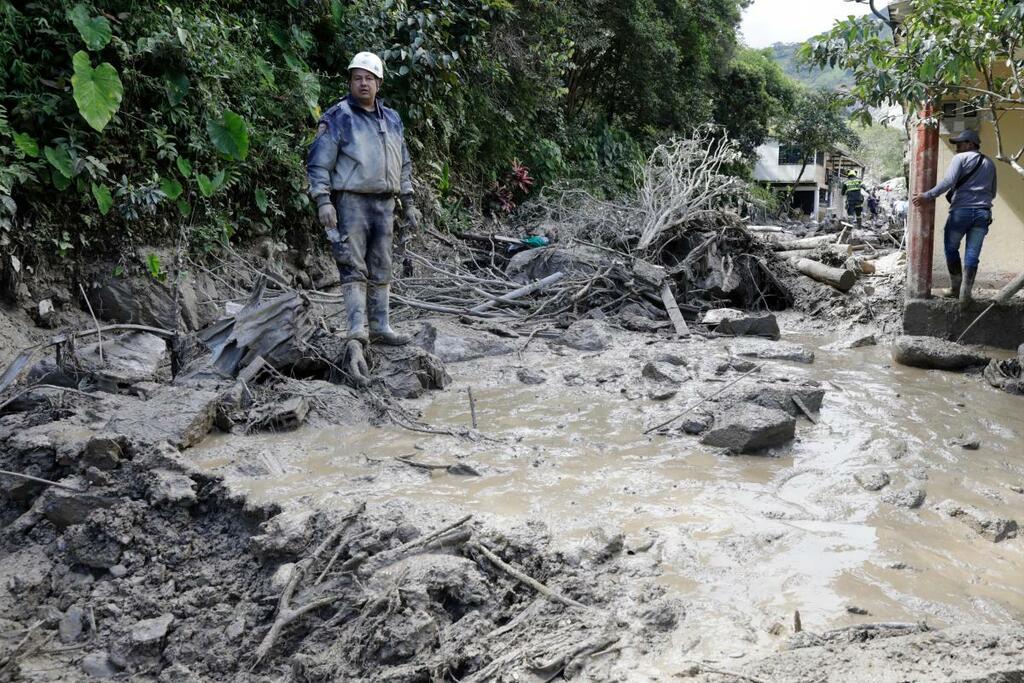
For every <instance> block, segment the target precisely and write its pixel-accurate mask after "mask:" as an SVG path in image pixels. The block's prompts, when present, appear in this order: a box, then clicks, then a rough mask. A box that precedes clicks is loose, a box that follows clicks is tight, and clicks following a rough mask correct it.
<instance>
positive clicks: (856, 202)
mask: <svg viewBox="0 0 1024 683" xmlns="http://www.w3.org/2000/svg"><path fill="white" fill-rule="evenodd" d="M846 176H847V181H846V182H845V183H843V194H844V195H846V215H847V216H852V215H856V216H857V227H858V228H859V227H860V216H861V213H863V211H864V194H863V187H864V181H863V180H861V179H860V178H858V177H857V172H856V171H853V170H851V171H850V172H849V173H847V174H846Z"/></svg>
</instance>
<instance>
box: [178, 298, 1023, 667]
mask: <svg viewBox="0 0 1024 683" xmlns="http://www.w3.org/2000/svg"><path fill="white" fill-rule="evenodd" d="M782 326H783V337H784V339H786V340H787V341H788V342H790V343H796V344H799V345H800V346H802V347H803V348H804V349H805V350H806V351H808V352H813V353H814V357H815V361H814V362H813V364H807V363H806V362H799V360H797V361H777V360H757V361H755V362H758V363H761V367H760V369H759V370H758V371H757V372H756V373H755V374H753V375H752V376H751V377H750V378H749V379H748V380H746V383H741V384H738V385H737V386H736V387H735V388H734V390H731V391H729V392H725V393H723V394H722V395H721V396H720V397H719V398H717V399H714V400H711V401H709V402H708V403H706V404H705V405H704V406H702V408H701V409H699V410H698V411H695V416H699V415H703V414H714V413H716V412H717V411H719V410H721V409H723V408H724V407H725V406H727V405H729V404H730V403H731V401H733V400H735V396H736V394H745V393H752V394H754V395H757V394H759V393H763V391H764V390H765V389H766V388H775V387H777V386H778V385H780V384H783V385H786V384H798V383H804V382H807V383H814V382H816V383H818V384H819V385H820V386H821V387H822V388H823V389H824V400H823V403H822V404H821V409H820V413H818V414H817V415H815V418H816V419H817V420H818V422H817V424H814V423H812V422H810V421H809V420H808V419H807V418H805V417H803V416H801V417H800V418H799V421H798V425H797V428H796V439H795V441H792V442H790V443H788V444H785V445H783V446H781V447H776V448H774V449H770V450H769V451H767V455H769V456H774V457H767V458H765V457H763V455H764V454H762V455H761V456H760V457H747V456H741V457H730V456H728V455H726V454H725V453H723V452H722V451H716V450H715V449H709V448H708V447H706V446H702V445H701V444H700V443H699V440H698V438H696V437H689V436H685V435H683V434H682V433H681V430H680V431H679V432H673V433H672V434H671V435H670V436H668V437H665V436H659V435H651V436H646V435H644V431H645V429H647V428H649V427H650V426H652V425H655V424H657V423H659V422H661V421H663V420H664V419H667V418H668V417H670V416H672V415H673V414H676V413H678V412H680V411H681V410H683V409H684V408H686V407H687V406H688V405H691V404H693V403H695V402H697V401H698V400H701V399H702V398H705V397H708V396H710V395H711V394H713V393H714V392H716V391H718V390H719V389H721V388H722V386H723V385H724V384H725V383H727V382H729V381H732V380H733V379H735V378H736V377H737V376H739V375H740V374H742V372H744V371H746V368H747V367H749V365H748V364H749V363H750V362H751V361H750V360H746V359H741V358H739V357H738V356H736V355H734V354H735V353H736V351H738V348H737V347H738V346H739V345H738V344H737V343H736V342H735V341H734V340H732V339H728V338H719V339H709V340H703V339H693V340H690V341H669V340H667V339H664V338H662V339H658V340H657V341H655V340H654V339H652V338H651V337H650V336H649V335H634V334H630V333H626V332H624V331H621V330H618V331H613V335H612V336H613V339H612V341H611V343H610V347H609V348H608V349H606V350H605V351H602V352H596V353H586V352H578V351H575V350H569V349H566V348H565V347H564V346H562V345H560V344H557V343H552V344H551V345H550V346H549V347H545V345H544V343H538V342H536V341H534V342H533V344H531V346H530V348H529V349H528V350H527V351H526V352H525V353H522V354H517V353H512V354H507V355H503V356H497V357H491V358H480V359H475V360H471V361H468V362H464V363H457V364H450V365H449V366H448V369H449V372H450V373H451V374H452V376H453V378H454V384H453V385H452V387H450V388H449V389H448V391H446V392H444V393H442V394H434V395H432V396H430V397H429V398H425V399H420V400H418V401H414V402H412V405H414V406H416V407H418V408H419V409H420V410H421V411H422V413H423V418H424V419H425V420H426V421H427V422H430V423H431V424H433V425H436V426H456V427H465V426H468V424H469V422H470V407H469V401H468V396H467V393H466V389H467V388H470V387H472V389H473V395H474V398H475V400H476V412H477V418H478V423H479V433H480V436H481V437H484V438H477V439H476V440H472V439H463V440H453V439H451V438H448V437H433V436H426V435H422V434H416V433H412V432H409V431H407V430H402V429H399V428H395V427H389V426H383V427H372V428H365V429H358V428H356V429H352V428H351V427H349V428H345V429H334V428H331V427H322V428H318V429H306V430H303V431H300V432H297V433H292V434H287V435H277V436H275V437H271V438H269V439H267V438H261V439H255V438H242V439H238V438H236V437H230V438H225V437H214V438H211V439H209V440H207V442H206V443H204V444H203V445H202V446H200V447H199V448H197V449H194V450H193V451H191V452H190V454H189V455H190V458H191V459H192V461H193V462H194V463H195V464H196V465H198V466H200V467H202V468H204V469H206V470H207V471H210V472H216V473H218V474H223V475H224V476H225V477H226V478H227V480H228V481H230V482H231V483H232V485H233V486H238V487H240V488H242V489H243V490H245V491H246V492H247V494H248V495H249V496H251V497H252V498H253V499H254V500H256V501H266V502H271V501H273V502H277V503H280V504H284V505H289V506H290V505H299V506H311V507H313V508H328V509H330V508H336V507H339V506H341V505H343V504H344V503H345V501H349V500H351V499H353V497H356V496H360V497H362V496H365V497H367V499H368V500H371V501H374V500H377V501H394V500H403V501H408V502H410V503H412V504H415V505H417V506H419V507H422V508H423V509H430V510H437V511H442V512H447V511H450V510H451V509H452V507H453V506H455V507H457V508H458V509H459V510H467V511H471V512H473V513H474V514H475V515H476V516H477V517H478V518H480V519H484V520H486V521H487V522H488V524H490V525H493V526H495V527H497V528H503V527H506V526H509V525H514V524H522V523H530V522H536V521H538V520H542V521H543V522H544V523H545V525H546V526H547V528H548V529H550V531H551V533H552V536H553V539H554V540H555V542H556V544H557V545H559V546H565V547H573V546H574V545H575V546H576V547H577V548H578V549H577V550H576V551H574V552H575V553H577V554H579V555H580V556H581V557H582V556H585V555H586V553H587V552H588V551H587V550H586V549H587V548H588V547H592V546H595V545H600V543H601V542H603V541H604V540H605V539H608V538H612V537H615V536H616V535H618V534H622V535H623V540H622V544H623V548H624V549H625V551H624V552H625V554H626V558H627V559H628V562H629V566H630V567H631V569H630V571H631V573H632V574H633V575H634V577H635V578H634V582H633V583H634V584H637V585H642V584H643V583H644V581H645V580H649V581H651V582H654V583H655V584H656V585H659V586H662V587H663V588H665V589H666V590H667V591H668V595H670V596H672V597H673V598H675V599H678V600H679V601H680V602H681V603H682V604H685V606H686V608H685V615H684V616H682V617H681V618H680V620H679V623H678V625H677V626H676V627H675V628H674V629H673V631H672V634H671V645H670V646H669V647H667V648H649V652H647V653H646V654H644V653H640V652H638V651H631V652H625V653H623V655H622V656H623V658H625V659H628V660H632V661H633V668H634V673H633V677H632V678H629V679H627V680H672V678H671V677H672V676H674V675H677V674H679V673H680V672H685V671H687V670H688V667H691V666H692V665H693V663H695V662H696V663H703V664H704V665H705V666H710V667H711V668H714V666H713V665H714V663H719V664H722V663H724V664H726V665H728V666H724V667H723V668H732V669H735V668H736V667H735V666H734V665H735V664H736V663H744V662H747V661H753V660H756V659H757V658H759V657H761V656H764V655H766V654H768V653H771V652H774V651H776V650H778V649H779V648H782V647H785V646H786V643H787V639H788V638H789V637H790V636H791V635H792V621H793V614H794V612H797V611H798V612H799V613H800V616H801V619H802V624H803V628H804V629H806V630H809V631H812V632H818V633H821V632H826V631H828V630H830V629H837V628H842V627H847V626H853V625H856V624H867V623H875V622H899V623H911V624H914V623H919V622H926V623H927V624H928V625H929V626H930V627H933V628H942V627H949V626H961V625H964V624H970V625H978V626H979V627H980V626H982V625H984V626H988V627H992V628H995V629H997V630H998V629H1000V628H1002V629H1012V628H1014V627H1019V624H1020V622H1021V619H1022V618H1024V585H1022V584H1021V582H1020V576H1022V575H1024V552H1022V548H1021V545H1020V541H1019V539H1006V540H1003V539H1000V542H999V543H998V544H994V543H993V541H992V540H991V538H986V537H985V536H983V535H981V534H980V533H979V532H976V531H975V530H973V529H972V528H971V527H970V526H969V525H966V524H964V522H963V521H961V520H960V519H958V518H955V517H950V516H949V515H948V514H946V513H944V512H943V511H942V509H941V508H940V507H939V506H940V505H941V504H942V503H943V502H944V501H947V500H951V501H956V502H957V503H958V504H960V505H967V506H971V507H973V508H977V509H980V510H983V511H984V512H985V513H986V514H987V515H989V516H990V517H994V518H996V519H1007V520H1013V519H1015V518H1019V517H1020V516H1021V515H1020V510H1021V506H1022V503H1024V498H1022V497H1021V494H1019V493H1018V492H1017V490H1018V489H1019V488H1020V486H1021V485H1022V484H1024V461H1021V460H1020V457H1019V445H1020V442H1021V439H1022V438H1024V423H1022V421H1021V419H1020V414H1021V413H1020V409H1021V404H1020V403H1019V399H1018V398H1017V397H1013V396H1009V395H1007V394H1004V393H1001V392H998V391H995V390H993V389H992V388H991V387H989V386H988V385H987V384H986V383H985V382H984V381H983V380H982V379H981V377H980V376H977V375H968V376H961V375H955V374H945V373H940V372H934V371H924V370H918V369H913V368H906V367H902V366H898V365H893V364H892V363H891V361H890V360H889V358H888V353H889V352H888V348H887V346H886V344H885V340H883V344H882V345H880V346H873V347H861V348H855V349H849V350H835V349H831V350H830V349H827V348H826V347H827V346H829V345H830V343H832V342H834V341H835V337H824V336H820V335H813V334H800V333H798V331H799V330H800V329H802V328H803V327H804V325H803V320H802V319H801V318H799V317H794V316H789V317H783V325H782ZM768 343H770V342H768ZM520 346H521V344H520ZM669 358H671V359H674V360H675V361H676V362H677V363H678V364H675V365H674V364H671V363H670V364H668V365H667V366H666V367H669V368H670V369H671V370H672V371H673V372H672V375H674V376H675V380H676V381H677V383H676V384H673V386H672V388H673V390H674V391H675V392H676V394H675V395H674V396H673V397H672V398H670V399H668V400H663V401H654V400H651V399H650V398H649V395H648V393H647V391H646V389H648V388H649V387H650V385H653V384H658V385H664V384H665V383H666V381H669V382H670V383H671V380H666V377H664V376H660V375H659V376H658V378H657V379H654V380H652V379H651V377H650V374H651V373H647V374H648V377H645V376H644V368H645V367H647V365H648V363H649V362H651V361H656V362H659V363H662V364H664V363H665V362H666V360H667V359H669ZM800 360H802V358H800ZM524 377H525V381H524V379H523V378H524ZM538 377H541V378H544V380H545V381H544V382H543V383H536V381H537V378H538ZM759 389H760V390H761V391H760V392H759ZM730 396H732V398H730ZM691 417H693V416H691ZM971 430H979V431H984V444H983V445H982V447H981V448H980V449H979V450H978V451H966V450H964V449H962V448H960V447H958V446H954V445H952V443H953V442H954V441H955V439H956V438H957V437H958V436H960V435H961V433H962V432H964V431H971ZM240 452H241V453H245V456H244V457H242V458H240V457H237V454H238V453H240ZM258 454H264V455H266V456H267V457H275V458H276V459H277V462H278V463H279V465H280V471H278V472H274V473H271V472H262V473H260V474H258V475H257V476H253V472H252V469H251V467H252V465H251V463H252V462H254V461H259V460H261V459H263V456H261V455H258ZM398 458H404V459H412V460H415V461H417V462H421V463H430V464H434V465H441V466H443V465H450V464H452V463H459V462H462V463H467V464H470V465H471V466H472V467H473V468H474V470H475V471H477V472H479V473H480V475H481V476H479V477H471V478H467V477H461V476H452V475H451V474H448V473H447V472H446V471H444V470H443V469H435V470H433V471H428V470H423V469H420V468H415V467H411V466H409V465H408V464H406V463H405V462H402V461H401V460H399V459H398ZM873 471H881V472H884V473H885V476H886V477H887V478H888V483H887V485H886V486H885V487H883V488H882V490H879V491H869V490H866V489H865V488H864V487H862V485H861V484H860V483H858V479H857V475H860V474H866V473H870V472H873ZM1015 487H1016V488H1015ZM922 496H923V497H924V500H923V501H921V500H919V498H920V497H922ZM903 501H910V502H909V503H908V504H904V502H903ZM631 585H632V584H631ZM628 590H633V589H632V588H629V589H628ZM709 663H710V664H709ZM1017 663H1018V664H1019V665H1020V668H1021V669H1024V659H1022V660H1021V661H1018V662H1017ZM638 672H643V673H642V674H641V673H638ZM594 680H600V679H594ZM766 680H801V679H800V678H798V677H797V678H792V679H787V678H785V677H781V678H779V677H769V678H767V679H766ZM837 680H839V679H837ZM851 680H855V679H851ZM908 680H916V679H913V678H910V679H908ZM920 680H927V679H926V678H922V679H920ZM992 680H996V679H992Z"/></svg>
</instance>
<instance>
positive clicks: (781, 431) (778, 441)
mask: <svg viewBox="0 0 1024 683" xmlns="http://www.w3.org/2000/svg"><path fill="white" fill-rule="evenodd" d="M795 434H796V418H794V417H793V416H792V415H790V414H789V413H787V412H784V411H782V410H777V409H775V408H765V407H764V406H759V405H756V404H753V403H738V404H736V405H734V406H732V407H731V408H728V409H727V410H725V411H724V412H723V413H720V414H719V415H717V416H716V417H715V423H714V426H713V427H712V428H711V429H710V430H709V431H708V432H707V433H706V434H704V436H703V438H702V439H701V443H703V444H704V445H706V446H716V447H719V448H727V449H729V450H730V451H733V452H736V453H756V452H758V451H763V450H764V449H766V448H773V447H775V446H781V445H782V444H785V443H787V442H788V441H790V440H791V439H792V438H793V436H794V435H795Z"/></svg>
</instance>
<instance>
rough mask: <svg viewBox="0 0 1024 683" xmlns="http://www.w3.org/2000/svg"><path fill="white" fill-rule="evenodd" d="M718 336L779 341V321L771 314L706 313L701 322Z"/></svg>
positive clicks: (720, 311)
mask: <svg viewBox="0 0 1024 683" xmlns="http://www.w3.org/2000/svg"><path fill="white" fill-rule="evenodd" d="M701 322H703V323H704V324H705V325H707V326H708V327H709V328H712V329H713V330H714V331H715V332H717V333H719V334H725V335H731V336H734V337H742V336H748V337H765V338H767V339H779V337H781V336H782V333H781V332H780V331H779V321H778V320H776V319H775V316H774V315H772V314H771V313H746V312H744V311H740V310H738V309H735V308H719V309H715V310H712V311H708V312H707V313H705V314H704V318H703V320H702V321H701Z"/></svg>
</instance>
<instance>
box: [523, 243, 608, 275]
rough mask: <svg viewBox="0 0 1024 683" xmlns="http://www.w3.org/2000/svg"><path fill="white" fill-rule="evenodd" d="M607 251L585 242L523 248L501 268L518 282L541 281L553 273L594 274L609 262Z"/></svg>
mask: <svg viewBox="0 0 1024 683" xmlns="http://www.w3.org/2000/svg"><path fill="white" fill-rule="evenodd" d="M609 262H610V261H609V257H608V254H607V253H605V252H603V251H601V250H600V249H594V248H593V247H588V246H585V245H576V246H573V247H572V248H569V249H567V248H565V247H546V248H543V249H527V250H526V251H521V252H519V253H518V254H515V255H514V256H513V257H512V258H511V259H510V260H509V262H508V266H506V267H505V274H506V275H508V276H509V277H510V278H512V279H513V280H515V281H516V282H518V283H520V284H526V283H528V282H531V281H533V280H541V279H543V278H546V277H547V276H549V275H554V274H555V273H565V274H566V276H568V275H570V274H596V273H597V272H598V270H600V269H603V268H605V267H607V265H608V264H609Z"/></svg>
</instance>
